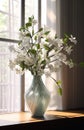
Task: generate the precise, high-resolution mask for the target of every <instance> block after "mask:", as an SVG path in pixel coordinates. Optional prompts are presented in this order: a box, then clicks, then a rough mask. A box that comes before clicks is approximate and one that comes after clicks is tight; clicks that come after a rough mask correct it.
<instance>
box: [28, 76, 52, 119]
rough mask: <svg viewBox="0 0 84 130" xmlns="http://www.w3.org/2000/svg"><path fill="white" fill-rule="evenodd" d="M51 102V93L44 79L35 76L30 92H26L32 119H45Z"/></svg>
mask: <svg viewBox="0 0 84 130" xmlns="http://www.w3.org/2000/svg"><path fill="white" fill-rule="evenodd" d="M49 101H50V93H49V91H48V89H47V88H46V86H45V85H44V83H43V80H42V77H41V76H38V75H35V76H33V80H32V83H31V86H30V88H29V90H28V91H27V92H26V104H27V106H28V108H29V109H30V111H31V114H32V117H44V113H45V112H46V110H47V107H48V104H49Z"/></svg>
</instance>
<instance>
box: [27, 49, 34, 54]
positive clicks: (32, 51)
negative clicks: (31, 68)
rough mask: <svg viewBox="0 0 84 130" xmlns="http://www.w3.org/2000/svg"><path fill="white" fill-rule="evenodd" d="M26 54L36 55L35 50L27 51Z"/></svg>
mask: <svg viewBox="0 0 84 130" xmlns="http://www.w3.org/2000/svg"><path fill="white" fill-rule="evenodd" d="M28 53H32V54H34V55H36V50H35V49H29V51H28Z"/></svg>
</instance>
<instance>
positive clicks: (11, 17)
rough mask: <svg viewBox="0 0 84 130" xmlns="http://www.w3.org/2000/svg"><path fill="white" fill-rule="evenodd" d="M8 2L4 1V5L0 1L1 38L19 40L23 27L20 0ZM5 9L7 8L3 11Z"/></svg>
mask: <svg viewBox="0 0 84 130" xmlns="http://www.w3.org/2000/svg"><path fill="white" fill-rule="evenodd" d="M6 1H7V0H4V3H3V2H2V0H1V1H0V3H1V5H0V37H2V38H11V39H18V38H19V36H18V32H19V28H20V25H21V15H20V13H21V4H20V0H8V1H9V2H8V3H7V2H6ZM4 4H5V6H4ZM3 8H5V11H3ZM6 8H8V10H6Z"/></svg>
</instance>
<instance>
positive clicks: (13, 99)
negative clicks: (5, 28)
mask: <svg viewBox="0 0 84 130" xmlns="http://www.w3.org/2000/svg"><path fill="white" fill-rule="evenodd" d="M9 44H10V43H7V42H6V43H5V42H0V113H1V112H14V111H15V112H16V111H20V76H19V75H17V74H16V73H15V72H14V71H11V70H10V68H9V66H8V63H9V58H10V57H12V56H13V55H12V54H11V53H10V52H9V49H8V46H9ZM11 44H13V43H11Z"/></svg>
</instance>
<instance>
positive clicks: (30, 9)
mask: <svg viewBox="0 0 84 130" xmlns="http://www.w3.org/2000/svg"><path fill="white" fill-rule="evenodd" d="M32 15H34V17H35V19H38V0H31V2H30V0H25V21H27V20H28V17H30V16H32Z"/></svg>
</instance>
